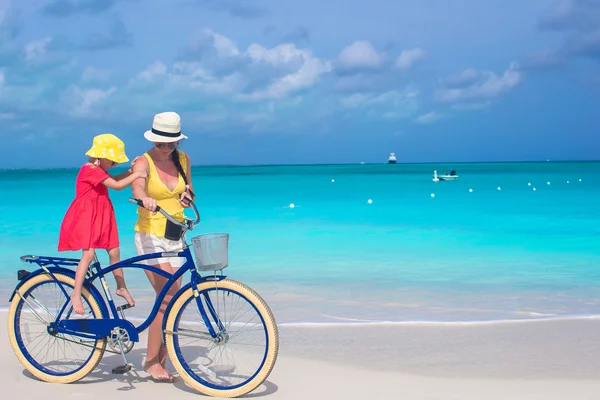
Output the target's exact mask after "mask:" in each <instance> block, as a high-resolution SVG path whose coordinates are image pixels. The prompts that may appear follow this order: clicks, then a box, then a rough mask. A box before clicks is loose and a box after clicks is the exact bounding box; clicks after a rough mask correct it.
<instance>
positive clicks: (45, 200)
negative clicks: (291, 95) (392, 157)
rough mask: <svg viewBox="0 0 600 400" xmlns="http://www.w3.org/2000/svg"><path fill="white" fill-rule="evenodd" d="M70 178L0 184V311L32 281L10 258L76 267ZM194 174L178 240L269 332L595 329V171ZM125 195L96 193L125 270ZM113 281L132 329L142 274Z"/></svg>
mask: <svg viewBox="0 0 600 400" xmlns="http://www.w3.org/2000/svg"><path fill="white" fill-rule="evenodd" d="M434 169H437V170H438V172H439V173H443V172H445V171H450V170H451V169H456V170H457V172H458V174H459V175H460V179H459V180H458V181H454V182H432V179H431V178H432V172H433V170H434ZM114 172H118V171H114ZM76 174H77V169H63V170H36V171H24V170H10V171H9V170H2V171H0V221H1V222H2V229H1V230H0V296H1V297H0V298H1V299H4V300H2V302H3V303H0V307H7V306H8V296H9V294H10V291H11V289H12V288H13V287H14V286H15V284H16V283H17V281H16V271H17V270H18V269H20V268H31V266H30V265H25V264H23V263H21V262H20V261H19V256H21V255H23V254H39V255H55V256H65V257H72V256H78V253H58V251H57V250H56V247H57V241H58V231H59V227H60V223H61V219H62V217H63V215H64V212H65V211H66V209H67V208H68V206H69V204H70V201H71V199H72V196H73V195H74V181H75V176H76ZM192 174H193V180H194V186H195V188H196V193H197V195H198V207H199V209H200V212H201V214H202V223H201V224H200V225H199V226H198V227H197V228H196V229H195V230H194V231H193V232H191V234H190V237H191V236H193V235H194V234H195V233H204V232H229V233H230V234H231V237H230V250H229V267H228V268H227V269H226V270H225V272H226V273H227V274H228V275H229V276H230V277H231V278H232V279H237V280H240V281H242V282H244V283H246V284H248V285H250V286H251V287H253V288H255V289H257V290H258V291H259V292H260V293H261V295H263V297H265V299H266V300H267V301H268V302H269V304H270V305H271V306H272V308H273V310H274V312H275V315H276V318H277V320H278V322H281V323H313V322H317V323H319V322H334V323H346V322H357V321H376V322H380V321H397V322H402V321H489V320H506V319H531V318H547V317H552V318H553V317H565V316H586V315H596V314H600V246H599V239H600V236H599V235H600V224H599V222H600V207H599V205H598V199H599V198H600V196H599V195H600V186H599V185H598V184H597V179H596V177H597V176H598V175H599V174H600V163H594V162H587V163H584V162H578V163H562V162H560V163H558V162H546V163H491V164H453V165H433V164H397V165H385V164H381V165H360V164H357V165H325V166H319V165H313V166H255V167H241V166H240V167H195V168H194V169H193V173H192ZM332 180H334V182H332ZM529 183H531V186H529V185H528V184H529ZM548 183H549V184H548ZM498 188H500V189H501V190H498ZM533 188H535V189H536V190H533ZM469 189H472V192H471V191H469ZM432 193H433V194H435V197H432V196H431V194H432ZM130 194H131V192H130V189H129V188H127V189H125V190H123V191H120V192H117V191H111V192H110V196H111V199H112V201H113V204H114V206H115V209H116V213H117V221H118V226H119V230H120V238H121V253H122V257H123V258H126V257H131V256H134V255H135V249H134V245H133V230H132V228H133V225H134V223H135V218H136V213H135V206H134V205H132V204H130V203H128V202H127V198H128V197H129V196H130ZM369 199H371V200H372V203H371V204H369V203H368V200H369ZM290 203H294V205H295V207H294V208H290V207H289V205H290ZM190 215H191V213H190ZM100 259H101V261H103V262H106V261H107V257H106V256H105V254H102V253H101V257H100ZM126 277H127V281H128V285H129V286H130V287H131V288H132V292H133V294H134V296H135V297H136V299H137V300H138V306H136V308H135V312H133V311H132V313H133V314H136V313H137V314H138V315H140V316H141V315H144V312H147V310H149V308H144V307H145V304H146V305H147V304H148V303H147V302H148V301H149V299H151V292H150V291H148V290H147V289H148V283H147V280H146V278H145V276H144V275H143V273H142V272H140V271H129V270H127V271H126ZM112 282H113V281H112V280H109V283H112ZM113 286H114V285H113ZM113 290H114V287H113Z"/></svg>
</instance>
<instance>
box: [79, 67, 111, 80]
mask: <svg viewBox="0 0 600 400" xmlns="http://www.w3.org/2000/svg"><path fill="white" fill-rule="evenodd" d="M110 76H111V73H110V71H109V70H106V69H100V68H95V67H91V66H90V67H87V68H86V69H85V70H84V71H83V73H82V74H81V80H82V82H105V81H107V80H108V79H109V78H110Z"/></svg>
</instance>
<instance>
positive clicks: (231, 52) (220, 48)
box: [204, 28, 240, 57]
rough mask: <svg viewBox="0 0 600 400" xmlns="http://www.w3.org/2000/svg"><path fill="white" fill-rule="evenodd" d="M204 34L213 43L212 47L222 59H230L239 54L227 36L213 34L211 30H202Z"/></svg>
mask: <svg viewBox="0 0 600 400" xmlns="http://www.w3.org/2000/svg"><path fill="white" fill-rule="evenodd" d="M204 34H205V35H207V36H208V37H210V38H211V39H212V41H213V46H214V48H215V49H216V50H217V52H218V53H219V55H221V56H224V57H232V56H237V55H238V54H240V52H239V50H238V48H237V46H236V45H235V43H234V41H233V40H231V39H230V38H228V37H227V36H223V35H220V34H218V33H216V32H213V30H212V29H208V28H206V29H204Z"/></svg>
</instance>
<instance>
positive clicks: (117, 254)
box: [107, 247, 135, 307]
mask: <svg viewBox="0 0 600 400" xmlns="http://www.w3.org/2000/svg"><path fill="white" fill-rule="evenodd" d="M107 251H108V258H109V262H110V265H113V264H116V263H118V262H119V261H121V251H120V250H119V248H118V247H115V248H113V249H108V250H107ZM113 276H114V277H115V281H117V291H116V292H115V293H116V294H117V295H118V296H121V297H122V298H124V299H125V300H126V301H127V303H129V305H130V306H132V307H133V306H135V301H133V297H131V294H130V293H129V290H127V285H126V284H125V275H124V274H123V269H121V268H119V269H115V270H114V271H113Z"/></svg>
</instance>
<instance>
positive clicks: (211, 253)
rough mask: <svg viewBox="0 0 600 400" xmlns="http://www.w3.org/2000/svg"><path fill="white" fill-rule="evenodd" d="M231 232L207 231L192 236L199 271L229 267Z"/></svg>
mask: <svg viewBox="0 0 600 400" xmlns="http://www.w3.org/2000/svg"><path fill="white" fill-rule="evenodd" d="M228 245H229V234H228V233H205V234H201V235H198V236H195V237H193V238H192V248H193V249H194V259H195V261H196V269H197V270H198V271H217V270H221V269H223V268H226V267H227V262H228V260H227V256H228Z"/></svg>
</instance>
